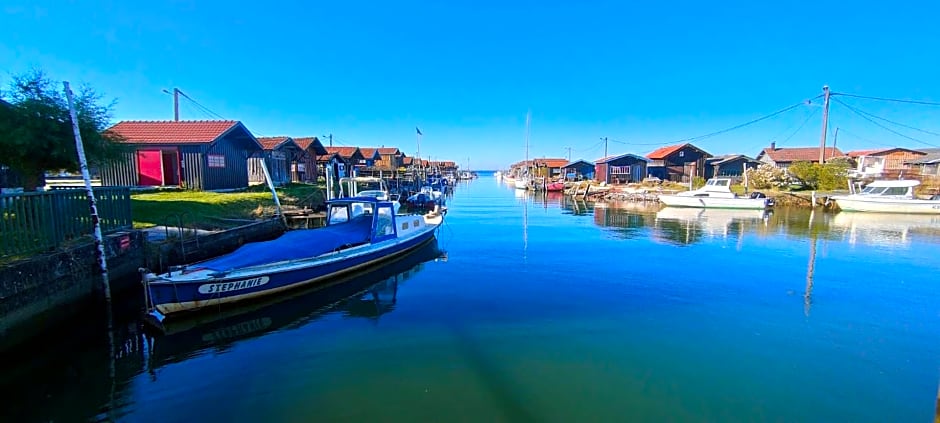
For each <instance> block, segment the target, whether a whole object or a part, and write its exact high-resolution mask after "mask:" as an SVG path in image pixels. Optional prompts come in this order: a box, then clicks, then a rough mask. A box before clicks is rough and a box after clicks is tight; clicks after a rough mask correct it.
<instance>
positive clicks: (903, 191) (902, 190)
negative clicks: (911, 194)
mask: <svg viewBox="0 0 940 423" xmlns="http://www.w3.org/2000/svg"><path fill="white" fill-rule="evenodd" d="M881 195H907V187H890V188H888V189H886V190H885V192H884V193H882V194H881Z"/></svg>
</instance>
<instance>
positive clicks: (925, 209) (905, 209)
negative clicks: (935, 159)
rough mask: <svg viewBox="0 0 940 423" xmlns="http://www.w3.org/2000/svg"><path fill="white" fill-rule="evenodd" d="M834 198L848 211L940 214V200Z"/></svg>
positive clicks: (840, 206)
mask: <svg viewBox="0 0 940 423" xmlns="http://www.w3.org/2000/svg"><path fill="white" fill-rule="evenodd" d="M832 200H833V201H835V202H836V205H838V206H839V208H840V209H842V210H843V211H848V212H873V213H903V214H940V200H898V199H890V198H885V199H879V198H851V197H849V196H835V197H832Z"/></svg>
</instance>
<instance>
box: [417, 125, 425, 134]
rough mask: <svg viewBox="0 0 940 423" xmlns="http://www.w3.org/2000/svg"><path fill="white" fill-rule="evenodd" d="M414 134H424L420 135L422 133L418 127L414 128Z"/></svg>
mask: <svg viewBox="0 0 940 423" xmlns="http://www.w3.org/2000/svg"><path fill="white" fill-rule="evenodd" d="M415 132H417V133H418V135H424V134H422V133H421V130H420V129H418V127H417V126H415Z"/></svg>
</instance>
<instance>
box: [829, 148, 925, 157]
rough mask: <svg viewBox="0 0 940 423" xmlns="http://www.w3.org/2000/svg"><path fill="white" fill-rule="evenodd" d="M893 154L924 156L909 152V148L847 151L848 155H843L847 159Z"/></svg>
mask: <svg viewBox="0 0 940 423" xmlns="http://www.w3.org/2000/svg"><path fill="white" fill-rule="evenodd" d="M894 152H908V153H913V154H917V155H923V154H926V153H924V152H922V151H917V150H911V149H909V148H901V147H892V148H880V149H876V150H854V151H849V152H848V153H845V155H847V156H849V157H861V156H879V155H882V154H890V153H894Z"/></svg>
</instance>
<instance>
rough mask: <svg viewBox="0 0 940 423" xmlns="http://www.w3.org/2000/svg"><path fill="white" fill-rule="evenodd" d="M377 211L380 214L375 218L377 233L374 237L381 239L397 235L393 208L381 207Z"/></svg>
mask: <svg viewBox="0 0 940 423" xmlns="http://www.w3.org/2000/svg"><path fill="white" fill-rule="evenodd" d="M377 211H378V213H376V217H375V233H374V234H373V236H374V237H376V238H379V237H385V236H389V235H395V223H394V222H393V218H392V208H391V206H380V207H379V208H378V210H377Z"/></svg>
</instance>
